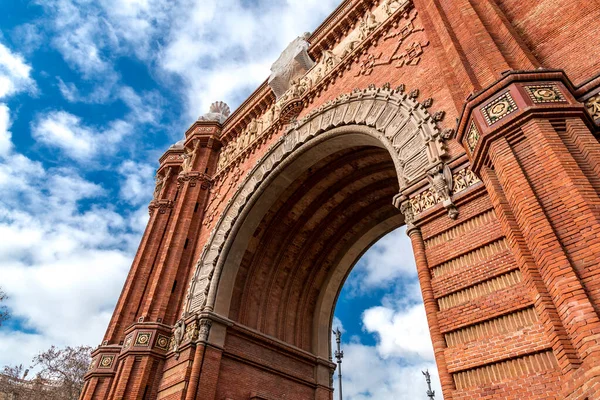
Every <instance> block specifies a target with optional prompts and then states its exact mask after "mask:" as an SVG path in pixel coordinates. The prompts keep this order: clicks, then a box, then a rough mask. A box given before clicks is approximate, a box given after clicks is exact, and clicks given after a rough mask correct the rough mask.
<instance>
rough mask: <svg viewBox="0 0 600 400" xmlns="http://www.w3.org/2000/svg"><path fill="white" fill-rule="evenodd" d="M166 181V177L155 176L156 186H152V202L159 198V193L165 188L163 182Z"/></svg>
mask: <svg viewBox="0 0 600 400" xmlns="http://www.w3.org/2000/svg"><path fill="white" fill-rule="evenodd" d="M166 180H167V177H166V175H164V176H163V175H159V174H156V178H155V182H156V185H155V186H154V193H153V196H152V197H153V199H154V200H158V198H159V196H160V192H161V191H162V188H163V187H164V186H165V181H166Z"/></svg>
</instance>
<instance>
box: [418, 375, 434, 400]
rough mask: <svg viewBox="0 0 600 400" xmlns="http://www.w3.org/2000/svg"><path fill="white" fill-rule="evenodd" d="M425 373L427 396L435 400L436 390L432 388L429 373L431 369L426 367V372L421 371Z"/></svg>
mask: <svg viewBox="0 0 600 400" xmlns="http://www.w3.org/2000/svg"><path fill="white" fill-rule="evenodd" d="M421 373H422V374H423V375H425V381H427V397H429V400H434V396H435V390H431V375H430V374H429V370H428V369H426V370H425V372H423V371H421Z"/></svg>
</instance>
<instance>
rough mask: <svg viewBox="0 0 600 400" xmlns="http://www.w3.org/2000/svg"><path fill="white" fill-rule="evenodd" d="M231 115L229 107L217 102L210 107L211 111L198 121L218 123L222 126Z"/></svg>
mask: <svg viewBox="0 0 600 400" xmlns="http://www.w3.org/2000/svg"><path fill="white" fill-rule="evenodd" d="M230 115H231V110H230V109H229V106H228V105H227V104H226V103H224V102H222V101H217V102H214V103H212V104H211V105H210V109H209V111H208V112H207V113H206V114H204V115H203V116H201V117H200V118H198V121H217V122H218V123H220V124H222V123H224V122H225V120H226V119H227V118H229V116H230Z"/></svg>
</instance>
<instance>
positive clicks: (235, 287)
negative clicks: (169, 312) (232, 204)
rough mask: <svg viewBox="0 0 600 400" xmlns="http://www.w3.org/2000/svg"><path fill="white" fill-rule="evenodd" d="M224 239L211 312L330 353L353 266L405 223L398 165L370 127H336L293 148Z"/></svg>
mask: <svg viewBox="0 0 600 400" xmlns="http://www.w3.org/2000/svg"><path fill="white" fill-rule="evenodd" d="M274 172H275V173H272V174H271V175H270V176H269V178H268V179H267V180H265V182H263V183H262V184H261V185H260V186H259V188H258V190H256V192H255V194H254V195H253V198H252V199H251V200H250V202H249V204H247V206H246V207H245V209H244V212H243V214H242V215H241V216H240V218H239V221H238V222H237V224H236V225H237V226H235V227H234V229H233V230H232V232H231V233H230V235H232V240H231V242H230V244H229V246H228V247H224V249H223V252H225V253H224V254H222V256H221V259H222V260H223V261H222V262H223V265H222V273H221V275H220V277H219V279H218V290H217V292H216V299H215V303H214V311H215V312H216V313H218V314H220V315H223V316H227V317H228V318H229V319H231V320H233V321H235V322H237V323H239V324H241V325H244V326H246V327H248V328H250V329H254V330H256V331H259V332H261V333H263V334H265V335H268V336H271V337H274V338H276V339H279V340H281V341H283V342H285V343H287V344H290V345H292V346H295V347H297V348H300V349H302V350H305V351H307V352H310V353H312V354H314V355H316V356H318V357H320V358H323V359H329V357H330V354H331V348H330V332H331V330H330V329H331V322H332V319H333V312H334V308H335V304H336V300H337V297H338V295H339V292H340V290H341V288H342V286H343V283H344V281H345V279H346V277H347V276H348V274H349V272H350V270H351V269H352V267H353V266H354V264H355V263H356V262H357V261H358V259H359V258H360V257H361V255H362V254H363V253H364V252H365V251H366V250H367V249H368V248H369V247H370V246H371V245H372V244H373V243H374V242H376V241H377V240H378V239H379V238H381V237H382V236H383V235H385V234H386V233H388V232H390V231H392V230H394V229H396V228H398V227H399V226H401V225H402V224H403V223H404V220H403V216H402V214H401V213H400V212H399V211H398V210H397V209H396V208H395V207H394V206H393V204H392V199H393V197H394V196H395V195H396V194H397V193H398V192H399V180H398V175H397V168H396V166H395V164H394V159H393V156H392V154H391V153H390V151H389V149H387V148H386V147H385V145H384V144H383V143H382V142H381V141H379V140H378V139H377V136H376V132H373V130H372V129H371V128H368V127H364V126H354V127H344V128H336V129H332V130H331V131H328V132H327V133H325V134H322V135H320V136H319V137H318V138H317V139H316V140H313V141H310V142H308V143H305V144H304V145H302V146H301V147H299V148H298V149H296V150H295V151H294V152H293V154H292V156H291V157H288V158H287V159H286V160H285V162H283V163H282V164H281V165H279V166H278V167H277V168H276V169H275V171H274Z"/></svg>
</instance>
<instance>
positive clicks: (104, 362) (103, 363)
mask: <svg viewBox="0 0 600 400" xmlns="http://www.w3.org/2000/svg"><path fill="white" fill-rule="evenodd" d="M114 360H115V356H114V355H103V356H102V357H101V358H100V363H99V364H98V368H103V369H108V368H110V367H112V365H113V361H114Z"/></svg>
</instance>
